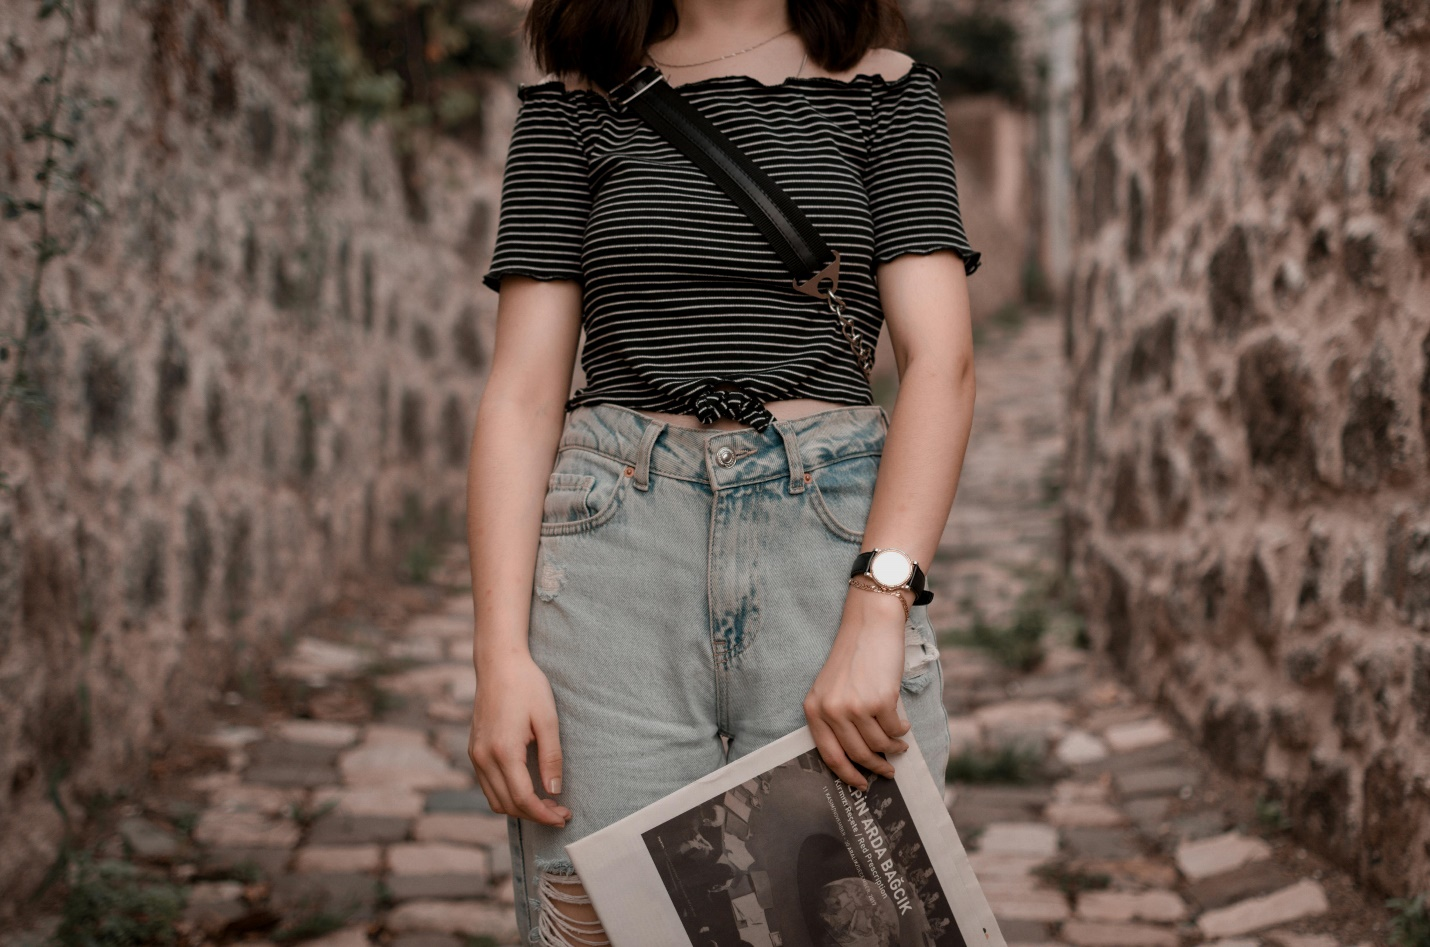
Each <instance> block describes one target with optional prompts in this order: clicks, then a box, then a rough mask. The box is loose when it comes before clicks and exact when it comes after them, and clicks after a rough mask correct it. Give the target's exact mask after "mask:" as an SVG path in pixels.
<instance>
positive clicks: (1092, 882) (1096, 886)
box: [1033, 858, 1112, 899]
mask: <svg viewBox="0 0 1430 947" xmlns="http://www.w3.org/2000/svg"><path fill="white" fill-rule="evenodd" d="M1033 874H1035V875H1037V876H1038V877H1039V878H1041V879H1043V880H1044V881H1046V882H1047V883H1048V884H1050V885H1052V886H1053V887H1055V888H1057V889H1058V890H1059V891H1061V892H1062V893H1063V894H1065V895H1067V896H1068V897H1070V898H1073V899H1076V898H1077V896H1078V895H1079V894H1081V893H1082V892H1084V891H1102V890H1104V889H1106V888H1109V887H1111V886H1112V876H1111V875H1108V874H1106V873H1104V872H1100V871H1087V870H1086V869H1083V868H1079V867H1077V866H1076V865H1074V864H1072V863H1071V862H1069V861H1068V860H1067V859H1065V858H1059V859H1056V860H1054V861H1050V862H1044V863H1043V864H1041V865H1039V866H1038V867H1037V868H1034V869H1033Z"/></svg>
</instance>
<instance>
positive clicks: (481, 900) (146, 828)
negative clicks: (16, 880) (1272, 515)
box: [0, 317, 1386, 947]
mask: <svg viewBox="0 0 1430 947" xmlns="http://www.w3.org/2000/svg"><path fill="white" fill-rule="evenodd" d="M1059 345H1060V337H1059V329H1058V327H1057V325H1056V323H1055V321H1054V320H1052V319H1050V318H1046V317H1044V318H1037V319H1033V320H1030V321H1029V322H1028V323H1027V324H1026V325H1024V326H1023V327H1022V328H1021V330H1018V331H1013V332H1010V333H1009V334H1008V335H1007V337H1005V338H1001V339H995V340H993V341H990V342H989V343H988V345H987V346H985V347H984V349H983V350H982V354H981V356H980V361H979V367H978V373H979V374H978V377H979V395H978V403H977V411H976V415H977V417H976V421H975V429H974V437H973V443H972V446H971V448H970V451H969V456H968V460H967V464H966V468H965V471H964V474H963V478H962V482H961V486H960V490H959V495H958V499H957V501H956V503H955V512H954V515H953V516H952V518H951V520H950V523H949V527H948V530H947V533H946V536H945V541H944V544H943V549H942V551H941V552H940V555H939V558H938V560H937V561H936V562H935V563H934V567H933V569H932V573H933V574H932V577H931V578H932V582H933V583H934V587H935V588H936V589H938V590H940V591H942V592H943V594H942V595H940V597H939V599H938V600H936V603H935V604H936V605H937V606H938V608H937V609H936V610H935V611H934V613H933V615H932V617H933V618H934V623H935V626H936V627H938V628H939V629H940V630H941V631H948V630H956V629H957V628H959V627H963V626H964V625H966V623H967V621H969V620H970V618H969V616H970V615H971V614H972V613H973V611H975V610H976V611H977V612H978V613H980V614H982V615H984V616H986V618H987V620H988V621H990V622H992V623H995V624H996V623H997V622H998V621H1001V620H1003V619H1004V618H1006V617H1007V615H1008V614H1009V613H1010V612H1011V610H1012V609H1013V607H1014V603H1015V602H1016V600H1017V598H1018V594H1019V592H1020V591H1021V589H1022V588H1023V586H1024V584H1025V583H1026V581H1027V577H1028V575H1029V574H1030V573H1036V572H1037V571H1039V570H1046V569H1048V568H1051V566H1052V564H1053V550H1054V549H1055V536H1056V507H1055V503H1054V502H1052V500H1053V496H1052V492H1051V491H1054V490H1055V486H1056V473H1057V458H1058V452H1059V450H1060V444H1061V441H1060V439H1061V432H1060V430H1059V426H1060V419H1061V408H1060V403H1059V400H1058V399H1059V394H1060V391H1061V387H1060V386H1061V382H1060V372H1061V356H1060V351H1059ZM464 569H465V563H464V562H463V561H462V560H461V557H460V556H456V557H454V558H453V559H452V560H451V561H449V562H448V563H447V564H446V566H445V567H444V571H445V572H446V575H445V576H443V575H441V574H439V576H438V577H437V578H438V580H439V582H440V580H441V579H442V578H444V577H445V578H446V579H448V580H449V581H450V583H451V584H450V585H449V586H447V591H446V592H445V593H443V594H441V595H437V596H433V599H432V601H433V603H434V606H435V607H432V608H428V609H427V610H426V611H425V613H423V614H418V615H415V616H412V617H406V618H403V619H402V620H400V621H395V622H392V623H390V624H389V625H388V626H386V627H380V626H377V625H374V624H372V623H363V622H348V623H346V624H343V623H337V625H336V626H334V627H339V628H346V629H347V632H345V633H334V632H333V631H332V627H325V628H324V629H323V630H322V631H321V632H320V631H318V630H313V629H309V630H307V631H306V632H305V633H304V634H302V635H300V636H299V637H298V639H297V640H296V642H295V643H294V644H293V646H292V647H291V648H289V649H288V651H287V652H286V654H285V656H284V657H282V659H281V660H279V661H277V662H276V663H275V664H274V666H273V667H272V669H271V670H272V672H273V673H274V675H275V678H274V680H275V681H276V682H277V684H278V685H279V686H277V687H276V688H274V687H268V688H264V689H262V693H263V694H265V695H273V694H277V695H280V696H279V697H278V698H273V697H271V696H270V697H264V698H259V699H258V703H259V704H260V706H254V700H255V699H254V698H253V697H251V696H250V697H249V698H244V697H242V696H241V695H239V694H236V693H234V694H230V695H229V696H230V700H229V701H228V702H227V705H225V704H224V703H223V702H220V703H219V710H218V711H217V715H218V716H219V718H220V721H219V722H217V723H208V724H205V725H204V727H203V728H202V729H201V730H200V731H199V732H197V733H196V734H195V735H194V745H195V746H196V747H199V748H201V749H202V750H203V752H205V753H207V754H209V756H208V757H204V759H205V760H206V765H205V766H202V767H192V766H191V767H189V769H190V770H191V772H189V773H188V774H186V775H183V776H182V778H180V779H170V780H168V781H167V782H164V783H163V785H164V786H166V787H167V788H166V789H165V790H164V792H166V793H168V795H163V794H160V795H154V794H150V795H148V796H146V797H145V798H143V799H141V800H137V801H134V802H132V803H129V804H128V805H127V806H126V807H125V808H124V809H123V810H122V811H121V812H120V813H119V814H118V815H119V816H120V818H118V819H117V820H116V834H115V835H114V836H113V837H111V838H109V839H108V840H107V841H105V842H103V843H102V844H101V846H100V850H101V852H107V853H108V854H110V855H112V856H116V857H123V858H126V859H128V860H130V861H133V862H136V863H139V864H142V865H146V866H149V867H151V868H153V869H155V870H157V871H158V872H159V873H160V874H161V875H162V876H164V877H167V878H169V879H171V880H173V881H176V882H178V883H180V884H182V885H183V886H184V887H185V889H186V891H187V904H188V906H187V908H186V911H185V919H184V922H183V924H184V935H185V937H184V942H185V943H188V944H199V943H237V942H243V943H246V944H249V945H258V944H270V943H275V942H282V943H306V944H312V945H321V947H366V945H370V944H383V945H390V947H477V945H487V947H501V945H509V944H515V943H516V941H517V934H516V930H515V925H514V922H513V920H512V910H511V907H510V905H511V899H512V887H511V882H510V863H509V856H508V851H507V846H506V830H505V822H504V819H503V818H501V817H498V816H495V815H493V814H492V813H491V812H490V810H488V808H487V806H486V803H485V800H484V798H483V796H482V793H481V792H480V790H479V789H477V788H476V787H475V785H474V780H473V775H472V771H471V767H470V765H469V763H468V760H467V755H466V745H467V733H468V722H469V720H470V707H471V701H472V698H473V695H474V681H473V674H472V669H471V602H470V597H469V595H468V594H467V593H466V592H464V591H461V590H460V588H459V586H460V584H461V583H462V582H463V581H464V578H463V570H464ZM438 587H440V585H439V586H438ZM374 594H375V593H372V592H369V593H368V595H369V596H372V595H374ZM944 666H945V677H946V682H947V688H946V693H945V697H946V700H947V703H948V707H949V710H950V714H951V715H952V723H951V729H952V736H953V741H954V748H955V756H956V760H955V762H956V765H958V766H959V767H961V769H960V772H962V773H963V774H964V775H965V776H966V777H967V778H966V779H965V780H964V781H954V782H952V783H950V786H949V791H948V799H949V804H950V807H951V811H952V813H953V816H954V819H955V822H956V823H957V825H958V827H959V830H960V832H961V834H962V836H963V838H964V841H965V845H966V846H967V847H968V849H969V850H970V852H971V853H972V857H973V860H974V864H975V869H976V872H977V874H978V876H979V878H980V880H981V883H982V886H983V888H984V891H985V893H986V894H987V896H988V898H989V900H990V901H991V902H992V904H993V905H994V909H995V913H996V914H997V916H998V917H999V918H1000V920H1001V922H1002V925H1003V931H1004V934H1005V936H1006V938H1007V940H1008V942H1009V943H1010V944H1015V945H1016V944H1021V945H1038V944H1068V945H1077V947H1144V945H1145V947H1164V945H1165V947H1191V945H1197V944H1218V945H1221V947H1257V945H1266V947H1342V945H1351V944H1366V945H1371V944H1382V943H1385V942H1386V937H1385V933H1384V931H1385V927H1384V925H1385V920H1386V918H1385V916H1384V912H1383V910H1382V909H1380V908H1378V907H1376V906H1375V905H1374V904H1373V903H1372V902H1371V901H1369V900H1368V899H1366V898H1365V897H1364V896H1363V895H1361V894H1360V893H1358V892H1357V891H1356V890H1355V889H1354V888H1353V886H1352V885H1351V884H1350V883H1349V882H1348V881H1347V880H1346V879H1345V878H1344V876H1342V875H1341V874H1339V873H1337V872H1335V871H1333V870H1331V869H1330V868H1328V867H1327V866H1326V865H1325V864H1323V863H1322V862H1320V861H1319V860H1318V859H1317V858H1315V857H1314V856H1312V855H1310V854H1308V853H1307V852H1305V851H1304V850H1302V849H1300V848H1298V847H1297V846H1296V845H1295V844H1294V843H1293V842H1292V841H1290V840H1289V837H1288V836H1287V835H1286V834H1285V833H1284V832H1281V831H1275V830H1274V829H1276V828H1278V827H1275V826H1269V825H1268V823H1267V820H1266V819H1265V818H1261V819H1258V816H1257V811H1256V808H1255V807H1254V806H1253V805H1252V804H1251V803H1250V802H1249V801H1248V797H1247V791H1246V789H1245V787H1242V786H1238V785H1235V784H1233V783H1231V782H1229V781H1228V780H1227V779H1225V778H1224V777H1222V776H1220V775H1219V774H1217V773H1216V772H1215V771H1214V770H1213V769H1212V768H1210V767H1209V766H1208V765H1207V764H1206V762H1205V761H1204V759H1203V757H1202V756H1201V755H1200V753H1199V752H1198V751H1197V750H1196V749H1195V748H1193V747H1192V746H1190V745H1189V743H1188V742H1187V741H1186V740H1185V739H1184V737H1183V736H1182V735H1180V734H1179V733H1178V732H1177V731H1176V729H1175V728H1174V727H1172V726H1171V725H1169V723H1168V721H1167V720H1165V719H1164V718H1163V717H1161V716H1160V715H1159V714H1158V713H1157V712H1156V711H1155V710H1154V709H1153V708H1152V707H1150V706H1148V705H1146V704H1144V703H1140V702H1139V701H1137V700H1136V699H1134V697H1133V696H1132V695H1131V693H1130V692H1129V691H1128V689H1127V688H1126V687H1125V686H1123V685H1122V684H1120V683H1119V682H1118V681H1117V680H1116V679H1115V678H1113V677H1112V676H1111V675H1110V674H1108V673H1106V671H1105V669H1103V667H1102V666H1101V665H1100V664H1099V663H1098V661H1097V659H1096V658H1095V656H1093V655H1091V654H1089V653H1088V652H1086V651H1083V650H1079V649H1077V648H1076V647H1073V646H1070V645H1069V644H1068V643H1066V642H1059V641H1050V642H1049V643H1048V644H1047V649H1046V657H1045V658H1044V660H1043V661H1042V662H1041V664H1040V665H1039V666H1038V667H1037V668H1036V670H1034V671H1033V672H1031V673H1019V672H1016V671H1014V670H1010V669H1009V668H1007V667H1005V666H1003V665H1002V664H1000V663H998V662H997V661H995V660H994V659H993V658H992V657H990V655H989V653H988V652H986V651H983V650H973V649H970V648H966V647H952V646H950V647H946V648H945V649H944ZM359 684H363V685H364V686H365V687H366V688H367V689H366V690H364V689H363V688H362V687H359V686H358V685H359ZM363 694H366V695H367V697H366V698H363V697H362V696H361V695H363ZM265 700H266V701H268V702H267V703H264V701H265ZM230 705H231V706H230ZM226 706H228V709H231V710H232V711H233V712H232V713H231V714H229V715H228V717H227V720H228V722H222V719H223V718H224V714H225V707H226ZM159 762H160V763H161V764H162V763H164V762H165V761H162V760H161V761H159ZM1000 766H1001V767H1002V770H1001V773H1000V770H999V767H1000ZM980 767H981V770H980ZM161 768H162V767H161ZM998 778H1003V779H1005V780H1006V781H1005V782H1002V783H999V782H995V781H993V780H995V779H998ZM1262 815H1263V816H1264V815H1265V812H1264V811H1263V813H1262ZM53 920H54V919H53V918H51V919H50V922H49V924H50V926H51V927H52V926H53ZM44 929H45V925H44V924H43V923H42V924H41V925H40V927H38V928H36V929H34V930H32V931H30V932H29V933H19V934H17V933H15V932H10V935H9V936H8V937H0V942H4V943H6V944H10V945H19V944H37V943H39V938H40V937H42V936H43V932H44ZM305 933H306V934H308V935H313V936H308V937H307V938H306V939H305V938H304V935H305Z"/></svg>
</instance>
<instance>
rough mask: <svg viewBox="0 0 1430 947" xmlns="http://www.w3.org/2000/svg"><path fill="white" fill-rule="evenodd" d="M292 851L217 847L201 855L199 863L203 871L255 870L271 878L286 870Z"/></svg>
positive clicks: (286, 849)
mask: <svg viewBox="0 0 1430 947" xmlns="http://www.w3.org/2000/svg"><path fill="white" fill-rule="evenodd" d="M291 855H292V849H291V848H288V847H284V848H261V847H252V846H232V847H225V846H217V847H215V848H212V849H208V850H207V851H205V852H204V853H203V856H202V858H201V859H200V861H201V862H202V864H203V866H204V869H205V871H214V870H221V869H223V870H238V869H249V868H255V869H257V870H258V871H259V872H260V873H261V874H262V875H263V876H265V877H268V878H272V877H274V876H275V875H278V874H281V873H282V872H283V871H284V870H286V868H287V865H288V859H289V857H290V856H291Z"/></svg>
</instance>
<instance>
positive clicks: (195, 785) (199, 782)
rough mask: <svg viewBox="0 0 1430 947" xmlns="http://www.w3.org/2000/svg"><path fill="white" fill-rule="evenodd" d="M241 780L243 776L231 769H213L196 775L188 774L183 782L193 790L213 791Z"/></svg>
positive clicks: (228, 786) (233, 784) (226, 787)
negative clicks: (210, 771)
mask: <svg viewBox="0 0 1430 947" xmlns="http://www.w3.org/2000/svg"><path fill="white" fill-rule="evenodd" d="M241 782H243V777H241V776H239V775H238V773H235V772H233V771H232V770H215V771H214V772H212V773H202V774H200V775H198V776H190V777H189V778H188V779H187V780H185V781H184V784H185V785H186V786H188V787H189V788H190V789H192V790H193V791H194V792H201V793H206V794H207V793H214V792H218V791H219V790H221V789H228V788H230V787H233V786H237V785H238V784H239V783H241Z"/></svg>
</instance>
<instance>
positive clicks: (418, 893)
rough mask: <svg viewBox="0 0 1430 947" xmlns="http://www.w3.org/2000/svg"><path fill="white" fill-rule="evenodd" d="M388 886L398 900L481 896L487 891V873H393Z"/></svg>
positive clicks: (457, 898) (458, 898) (456, 898)
mask: <svg viewBox="0 0 1430 947" xmlns="http://www.w3.org/2000/svg"><path fill="white" fill-rule="evenodd" d="M483 868H485V865H484V866H483ZM387 888H388V890H389V891H390V892H392V897H393V899H394V900H397V901H415V900H419V899H424V898H426V899H433V898H442V899H452V900H462V899H464V898H479V897H483V896H484V895H486V893H487V875H486V872H485V871H483V872H481V873H480V874H455V873H436V874H427V875H393V876H392V877H390V878H388V879H387Z"/></svg>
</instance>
